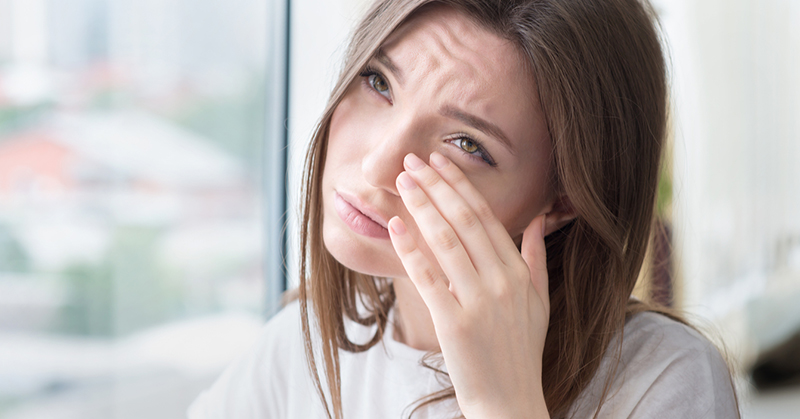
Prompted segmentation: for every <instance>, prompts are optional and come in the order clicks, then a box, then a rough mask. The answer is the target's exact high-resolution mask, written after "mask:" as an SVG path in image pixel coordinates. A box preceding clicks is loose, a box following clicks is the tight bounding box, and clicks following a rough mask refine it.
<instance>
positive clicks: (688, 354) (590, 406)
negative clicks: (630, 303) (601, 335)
mask: <svg viewBox="0 0 800 419" xmlns="http://www.w3.org/2000/svg"><path fill="white" fill-rule="evenodd" d="M616 342H617V344H616V345H615V344H614V343H612V345H611V347H610V349H609V353H608V354H606V356H605V357H604V359H603V361H602V362H601V366H600V368H599V369H598V373H597V375H596V377H595V378H594V379H593V380H592V382H591V383H590V385H589V386H588V387H587V389H586V390H585V391H584V393H582V394H581V397H580V398H579V399H578V402H576V406H575V407H576V408H575V409H573V415H572V416H571V417H573V418H587V419H588V418H593V417H595V413H598V415H597V418H602V419H612V418H614V419H616V418H630V419H644V418H655V417H657V418H664V419H672V418H675V419H678V418H681V419H685V418H703V419H723V418H726V419H727V418H739V409H738V405H737V401H736V396H735V392H734V388H733V382H732V379H731V374H730V372H729V370H728V366H727V363H726V362H725V360H724V358H723V357H722V356H721V355H720V352H719V351H718V350H717V348H716V347H715V346H714V345H713V344H712V343H711V342H709V341H708V340H707V339H706V338H705V337H703V336H702V335H700V334H699V333H698V332H696V331H695V330H693V329H692V328H690V327H688V326H686V325H684V324H681V323H678V322H675V321H673V320H670V319H668V318H666V317H665V316H662V315H659V314H655V313H640V314H638V315H636V316H635V317H634V319H631V321H629V324H627V325H626V326H625V334H624V339H623V344H622V347H621V350H619V346H618V341H616ZM615 348H617V350H615ZM617 362H618V364H617ZM615 365H616V368H614V367H615ZM610 374H614V378H613V379H612V380H611V382H610V383H609V384H608V387H607V388H608V391H607V392H605V393H606V394H605V401H604V403H603V404H602V405H601V406H600V408H599V412H598V409H597V404H598V401H599V400H600V398H601V397H602V395H603V393H604V391H603V390H604V389H605V388H606V383H607V381H608V376H609V375H610Z"/></svg>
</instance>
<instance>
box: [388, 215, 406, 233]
mask: <svg viewBox="0 0 800 419" xmlns="http://www.w3.org/2000/svg"><path fill="white" fill-rule="evenodd" d="M395 218H397V217H395ZM389 228H391V229H392V232H394V234H396V235H398V236H402V235H403V234H406V226H405V225H404V224H403V221H402V220H400V219H399V218H397V221H394V220H389Z"/></svg>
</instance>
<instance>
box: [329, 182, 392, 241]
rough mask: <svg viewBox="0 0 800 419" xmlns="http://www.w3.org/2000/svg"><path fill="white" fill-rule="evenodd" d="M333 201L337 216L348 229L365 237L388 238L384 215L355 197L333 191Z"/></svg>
mask: <svg viewBox="0 0 800 419" xmlns="http://www.w3.org/2000/svg"><path fill="white" fill-rule="evenodd" d="M333 202H334V207H335V208H336V213H337V214H338V215H339V218H341V219H342V221H344V223H345V224H347V226H348V227H349V228H350V230H353V231H354V232H355V233H358V234H360V235H362V236H366V237H371V238H376V239H389V230H387V229H386V226H387V224H388V223H387V222H386V220H385V219H384V217H382V216H381V215H380V214H378V213H377V212H376V211H374V210H371V209H369V208H368V207H367V206H366V205H365V204H364V203H362V202H361V200H360V199H358V198H357V197H355V196H350V195H347V194H345V195H341V194H340V193H339V192H334V197H333Z"/></svg>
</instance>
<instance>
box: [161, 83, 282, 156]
mask: <svg viewBox="0 0 800 419" xmlns="http://www.w3.org/2000/svg"><path fill="white" fill-rule="evenodd" d="M262 77H263V76H262ZM264 89H265V87H264V83H263V81H262V80H261V77H253V81H252V82H251V83H249V84H248V85H247V86H246V87H245V88H244V89H242V91H241V92H238V94H235V95H230V96H224V97H206V98H204V97H199V96H198V97H195V98H193V100H192V101H190V102H187V103H185V104H184V106H182V107H181V108H179V109H177V110H176V111H175V112H174V113H173V114H172V115H167V116H168V117H169V118H170V119H172V120H173V121H174V122H176V123H178V124H179V125H181V126H183V127H184V128H186V129H188V130H190V131H193V132H196V133H198V134H200V135H202V136H203V137H206V138H208V139H210V140H211V141H212V142H213V143H214V144H215V145H217V146H219V147H220V148H221V149H223V150H226V151H228V152H230V153H231V154H233V155H234V156H236V157H238V158H240V159H241V160H242V161H243V162H245V164H246V165H247V166H248V167H249V168H251V169H255V168H257V167H258V164H259V158H260V156H259V152H258V150H261V146H260V144H261V142H262V141H263V135H264V129H265V124H264V115H265V106H266V105H265V100H264Z"/></svg>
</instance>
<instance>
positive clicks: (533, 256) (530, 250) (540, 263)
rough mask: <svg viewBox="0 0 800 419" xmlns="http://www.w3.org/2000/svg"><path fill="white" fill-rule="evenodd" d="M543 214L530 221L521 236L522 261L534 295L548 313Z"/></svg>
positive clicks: (548, 297)
mask: <svg viewBox="0 0 800 419" xmlns="http://www.w3.org/2000/svg"><path fill="white" fill-rule="evenodd" d="M545 219H546V216H545V214H542V215H540V216H538V217H536V218H534V219H533V221H531V223H530V224H528V227H527V228H526V229H525V232H524V233H523V234H522V250H521V252H522V259H524V260H525V263H526V264H527V265H528V269H529V270H530V273H531V282H532V283H533V288H534V289H535V290H536V293H537V294H539V298H541V299H542V302H543V303H544V306H545V311H546V312H548V313H549V312H550V294H549V292H550V291H549V282H548V281H549V280H548V275H547V249H546V247H545V243H544V227H545Z"/></svg>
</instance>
